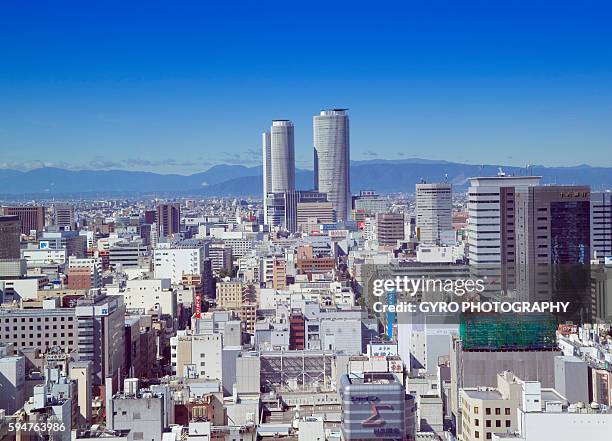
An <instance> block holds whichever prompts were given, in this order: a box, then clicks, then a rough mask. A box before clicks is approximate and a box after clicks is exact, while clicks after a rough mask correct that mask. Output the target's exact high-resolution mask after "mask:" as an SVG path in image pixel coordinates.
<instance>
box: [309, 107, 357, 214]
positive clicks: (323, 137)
mask: <svg viewBox="0 0 612 441" xmlns="http://www.w3.org/2000/svg"><path fill="white" fill-rule="evenodd" d="M313 126H314V185H315V189H316V190H318V191H320V192H322V193H327V199H328V201H329V202H331V203H332V206H333V207H334V210H335V211H336V218H337V219H338V221H345V220H349V219H350V210H351V181H350V142H349V117H348V114H347V109H331V110H322V111H321V113H320V114H319V115H317V116H315V117H314V118H313Z"/></svg>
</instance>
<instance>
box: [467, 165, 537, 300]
mask: <svg viewBox="0 0 612 441" xmlns="http://www.w3.org/2000/svg"><path fill="white" fill-rule="evenodd" d="M540 179H541V177H540V176H506V175H504V174H503V173H500V175H499V176H488V177H477V178H470V179H469V181H470V187H469V190H468V204H467V207H468V214H469V224H468V255H469V259H470V270H471V271H470V272H471V273H472V276H473V277H476V278H482V279H485V280H486V282H487V283H486V284H485V291H486V292H487V293H488V294H499V292H500V291H502V290H504V291H507V290H513V289H514V287H513V284H514V272H513V271H514V270H515V265H514V262H515V254H514V253H515V248H514V247H515V231H514V228H515V223H514V216H515V207H514V195H515V188H516V187H528V186H535V185H538V184H539V183H540Z"/></svg>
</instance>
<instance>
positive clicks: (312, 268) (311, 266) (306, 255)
mask: <svg viewBox="0 0 612 441" xmlns="http://www.w3.org/2000/svg"><path fill="white" fill-rule="evenodd" d="M335 267H336V259H334V258H333V257H326V256H317V255H315V253H314V252H313V249H312V246H311V245H303V246H299V247H298V251H297V259H296V268H297V273H298V274H306V275H307V276H308V279H309V280H312V275H313V274H326V273H330V272H332V271H333V270H334V269H335Z"/></svg>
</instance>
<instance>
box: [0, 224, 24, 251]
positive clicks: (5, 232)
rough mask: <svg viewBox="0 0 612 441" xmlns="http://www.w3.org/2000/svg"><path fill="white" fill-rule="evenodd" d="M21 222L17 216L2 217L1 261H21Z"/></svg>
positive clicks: (0, 231) (0, 237)
mask: <svg viewBox="0 0 612 441" xmlns="http://www.w3.org/2000/svg"><path fill="white" fill-rule="evenodd" d="M20 240H21V222H20V221H19V218H18V217H17V216H0V260H4V259H6V260H15V259H16V260H19V259H20V258H21V255H20V248H21V245H20Z"/></svg>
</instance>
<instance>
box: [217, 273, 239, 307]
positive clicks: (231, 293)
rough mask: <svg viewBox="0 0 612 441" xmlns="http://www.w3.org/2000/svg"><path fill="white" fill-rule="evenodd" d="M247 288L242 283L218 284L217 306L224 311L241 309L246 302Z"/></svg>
mask: <svg viewBox="0 0 612 441" xmlns="http://www.w3.org/2000/svg"><path fill="white" fill-rule="evenodd" d="M245 290H246V286H245V284H244V283H242V282H240V281H237V280H235V281H226V282H218V283H217V294H216V299H217V306H218V307H219V308H223V309H239V308H240V307H241V306H242V303H243V302H244V293H245Z"/></svg>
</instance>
